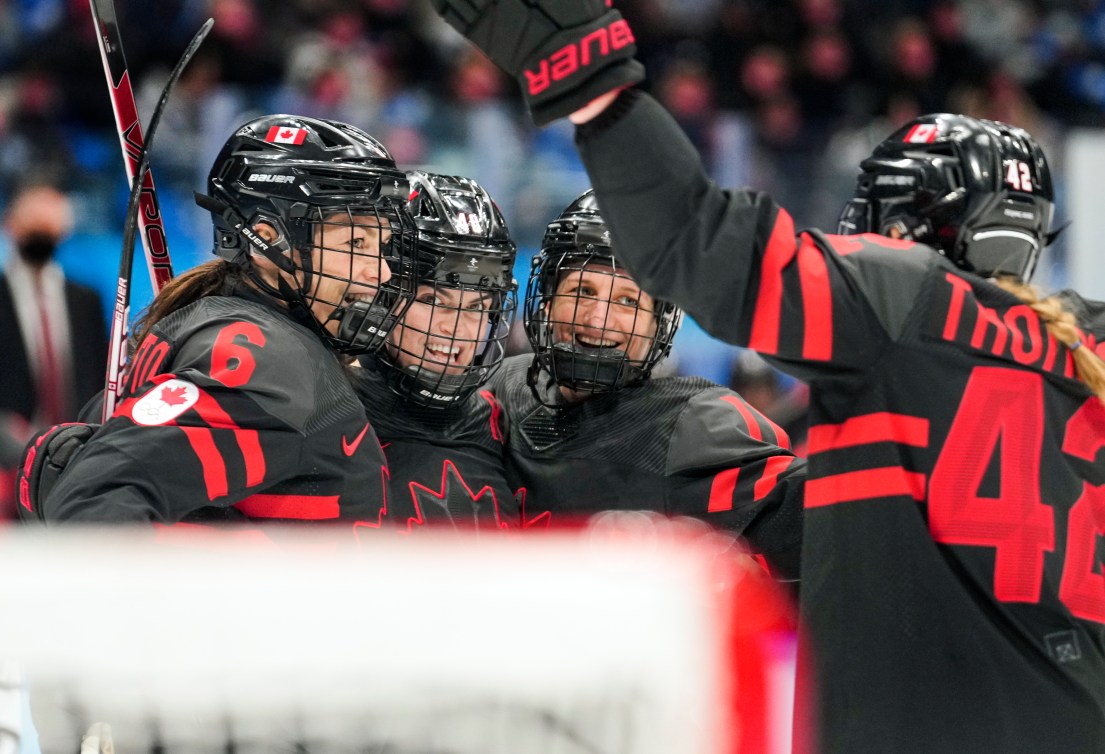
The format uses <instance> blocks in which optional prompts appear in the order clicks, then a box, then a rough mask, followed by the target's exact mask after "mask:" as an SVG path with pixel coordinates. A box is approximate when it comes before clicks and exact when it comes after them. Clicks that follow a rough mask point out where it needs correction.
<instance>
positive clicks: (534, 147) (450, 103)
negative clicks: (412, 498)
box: [0, 0, 1105, 421]
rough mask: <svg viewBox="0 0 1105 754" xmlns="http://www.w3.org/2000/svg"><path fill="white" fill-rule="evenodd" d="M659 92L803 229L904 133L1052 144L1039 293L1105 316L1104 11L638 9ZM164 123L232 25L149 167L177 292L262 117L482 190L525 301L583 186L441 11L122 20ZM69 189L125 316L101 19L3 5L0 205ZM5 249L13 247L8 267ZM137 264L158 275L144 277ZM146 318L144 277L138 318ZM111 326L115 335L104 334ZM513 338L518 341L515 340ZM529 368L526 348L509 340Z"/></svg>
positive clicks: (926, 5)
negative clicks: (220, 190)
mask: <svg viewBox="0 0 1105 754" xmlns="http://www.w3.org/2000/svg"><path fill="white" fill-rule="evenodd" d="M618 6H619V8H621V9H622V10H623V12H624V13H625V15H626V16H627V17H628V18H629V19H630V22H631V24H632V26H633V28H634V30H635V32H636V34H637V38H638V41H639V48H640V56H641V58H642V59H643V60H644V61H645V63H646V64H647V66H648V70H649V74H650V78H649V86H650V88H651V90H652V91H653V93H654V94H656V95H657V96H658V97H659V98H660V99H661V100H662V101H663V102H664V103H665V104H666V105H667V106H668V108H669V109H671V111H672V112H673V113H674V114H675V115H676V117H677V118H678V119H679V121H680V123H681V124H682V125H683V127H684V128H685V129H686V131H687V132H688V134H689V135H690V136H691V138H692V140H693V141H694V142H695V144H696V145H697V146H698V147H699V149H700V150H701V152H702V154H703V157H704V159H705V161H706V163H707V165H708V166H710V170H711V172H712V173H713V175H714V176H715V178H717V179H718V180H719V182H721V183H722V184H723V185H740V184H746V185H750V186H753V187H755V188H761V189H766V190H768V191H770V192H771V193H772V194H773V195H774V196H775V197H776V198H777V199H778V200H779V201H780V203H782V204H783V206H785V207H787V208H788V209H789V210H790V211H791V213H792V214H793V215H794V217H795V219H796V221H797V223H798V225H800V226H815V227H822V228H827V229H833V228H835V223H836V218H837V213H838V212H839V209H840V207H841V206H842V205H843V203H844V201H845V200H846V198H847V197H848V196H849V193H850V191H851V188H852V184H853V180H854V176H855V173H856V166H857V165H858V163H859V161H860V159H862V157H863V156H865V155H866V154H867V153H868V152H869V150H870V149H871V147H872V146H873V145H874V144H876V143H877V142H878V141H879V140H881V139H882V138H883V137H884V136H886V135H887V134H888V133H889V132H890V131H891V130H892V129H893V128H894V127H895V126H896V125H897V124H900V123H902V122H904V121H905V120H908V119H909V118H911V117H913V116H914V115H917V114H919V113H921V112H925V111H936V110H951V111H958V112H965V113H968V114H971V115H975V116H980V117H987V118H995V119H999V120H1005V121H1009V122H1012V123H1015V124H1017V125H1020V126H1023V127H1025V128H1027V129H1029V130H1030V131H1031V132H1032V133H1033V134H1035V135H1036V136H1037V138H1038V139H1039V140H1040V141H1041V142H1042V143H1043V144H1044V146H1045V148H1046V149H1047V152H1048V154H1049V156H1050V158H1051V161H1052V163H1053V169H1054V172H1055V175H1056V178H1057V191H1058V202H1057V204H1058V212H1059V215H1060V217H1059V218H1058V221H1059V222H1065V221H1066V220H1067V219H1073V220H1074V222H1073V224H1072V225H1071V228H1070V230H1069V231H1068V232H1067V233H1065V234H1064V236H1063V237H1062V238H1061V239H1060V241H1059V242H1058V243H1057V244H1056V245H1054V246H1053V247H1051V248H1050V249H1049V250H1048V251H1047V252H1046V253H1045V255H1044V257H1043V260H1042V262H1041V268H1040V273H1039V274H1038V277H1037V282H1039V283H1041V284H1042V285H1043V286H1044V287H1046V288H1061V287H1064V286H1066V285H1068V284H1070V283H1071V282H1072V281H1077V282H1076V284H1077V287H1078V288H1079V289H1080V290H1081V291H1082V292H1083V293H1084V294H1086V295H1088V296H1090V297H1096V298H1105V265H1102V264H1100V263H1099V262H1096V261H1094V260H1095V259H1096V258H1097V255H1098V254H1099V253H1100V252H1099V250H1098V243H1097V241H1096V239H1097V238H1099V237H1101V235H1102V234H1103V233H1105V213H1101V212H1100V211H1099V206H1100V202H1099V199H1098V196H1099V190H1100V189H1099V187H1098V176H1100V175H1102V174H1103V173H1105V132H1103V131H1102V130H1101V127H1102V125H1105V114H1103V109H1102V108H1103V106H1105V4H1103V3H1101V2H1096V1H1091V0H936V1H929V0H625V1H624V2H619V3H618ZM116 7H117V10H118V13H119V20H120V26H121V31H122V35H123V40H124V44H125V47H126V55H127V58H128V62H129V64H130V69H131V72H132V77H133V81H134V83H135V89H136V92H137V95H136V96H137V97H138V99H139V107H140V110H141V113H142V117H143V120H144V121H148V119H149V116H150V111H151V110H152V105H153V102H154V101H155V100H156V98H157V95H158V93H159V90H160V88H161V86H162V84H163V82H164V79H165V77H166V75H167V72H168V70H169V68H170V67H171V66H172V65H173V63H175V61H176V58H177V57H178V56H179V54H180V52H181V51H182V50H183V48H184V46H185V45H186V43H187V41H188V39H189V38H190V37H191V36H192V34H193V33H194V32H195V31H196V29H198V27H199V26H200V24H201V23H202V22H203V20H204V19H206V18H207V17H208V16H211V17H213V18H214V19H215V27H214V30H213V32H212V33H211V35H210V37H209V38H208V40H207V41H206V42H205V44H204V46H203V47H202V49H201V51H200V52H199V54H198V55H197V57H196V58H195V59H194V60H193V61H192V63H191V66H190V67H189V68H188V70H187V71H186V72H185V74H184V77H183V78H182V79H181V81H180V83H179V85H178V86H177V87H176V89H175V91H174V92H173V95H172V99H171V101H170V104H169V106H168V108H167V110H166V112H165V115H164V119H163V121H162V126H161V130H160V133H159V134H158V136H157V140H156V146H155V149H154V152H153V170H154V175H155V178H156V182H157V186H158V191H159V196H160V200H161V205H162V210H163V212H164V215H165V225H166V228H167V230H168V233H169V248H170V252H171V256H172V260H173V264H174V266H175V269H176V270H177V271H180V270H183V269H186V268H187V267H190V266H192V265H194V264H197V263H199V262H201V261H203V260H205V259H207V258H209V257H208V255H209V250H210V236H209V234H210V222H209V220H208V218H207V216H206V214H205V213H204V212H202V211H201V210H199V209H198V208H196V207H195V206H193V204H192V202H191V192H192V190H193V189H195V188H201V187H202V186H203V182H204V180H205V177H206V171H207V169H208V167H209V166H210V164H211V162H212V159H213V157H214V155H215V154H216V152H217V151H218V148H219V147H220V146H221V144H222V142H223V140H224V139H225V138H226V135H227V134H229V133H230V132H231V130H232V129H233V128H234V127H236V126H237V125H239V124H240V123H242V122H244V121H246V120H248V119H250V118H252V117H255V116H256V115H259V114H262V113H266V112H292V113H298V114H304V115H312V116H318V117H327V118H335V119H338V120H343V121H347V122H350V123H354V124H356V125H358V126H361V127H363V128H365V129H366V130H367V131H369V132H370V133H372V134H373V135H375V136H376V137H377V138H379V139H380V140H381V141H382V142H383V143H384V144H385V145H386V146H387V147H388V149H389V150H391V152H392V153H393V154H394V156H395V158H396V160H397V161H398V162H399V163H400V164H401V165H403V166H407V167H423V168H427V169H431V170H435V171H438V172H445V173H457V174H464V175H469V176H471V177H473V178H476V179H477V180H479V181H480V182H482V183H483V184H484V185H485V186H487V187H488V189H489V190H490V192H491V194H492V195H493V196H494V197H495V198H496V199H497V201H498V202H499V203H500V205H501V207H502V209H503V212H504V213H505V215H506V217H507V220H508V222H509V224H510V226H511V229H512V231H513V233H514V236H515V238H516V240H517V241H518V243H519V246H520V247H521V250H522V253H521V254H520V256H519V262H518V268H517V273H516V276H517V278H518V279H519V281H520V283H521V284H522V285H523V286H524V283H525V279H526V274H527V272H528V265H529V260H530V258H531V257H532V254H533V253H534V251H535V250H536V247H537V246H538V244H539V243H540V238H541V232H542V229H543V227H544V224H545V223H546V222H548V221H549V220H550V219H552V218H553V217H554V216H555V215H556V214H557V213H558V212H559V211H560V209H562V208H563V207H564V206H565V205H566V204H567V203H568V202H569V201H570V200H571V199H572V198H574V197H575V196H576V195H577V194H578V193H579V192H580V191H582V190H583V189H584V188H586V187H587V185H588V180H587V177H586V174H585V173H584V172H583V170H582V167H581V165H580V162H579V160H578V157H577V155H576V152H575V149H574V147H573V145H572V129H571V126H570V125H569V124H567V123H566V122H561V123H558V124H555V125H553V126H551V127H549V128H546V129H543V130H537V129H535V128H533V127H532V126H531V125H530V123H529V121H528V119H527V118H526V116H525V113H524V112H523V110H522V107H521V103H520V101H519V98H518V96H517V92H516V86H515V85H514V83H513V82H512V81H509V80H507V79H506V78H505V77H503V76H502V75H501V74H500V73H499V72H498V71H497V69H495V68H494V67H492V66H491V65H490V64H489V63H488V62H487V61H486V60H485V59H483V58H482V56H480V54H479V53H477V52H474V51H473V50H472V49H471V48H470V47H469V46H468V44H467V43H466V42H465V41H464V40H463V39H461V38H460V37H459V36H458V35H456V34H455V33H454V32H453V31H452V30H451V29H450V28H448V27H447V26H445V25H444V24H443V23H442V22H440V21H439V20H438V19H437V18H436V16H435V15H434V14H433V12H432V10H431V8H430V7H429V4H428V2H426V1H425V0H280V1H277V0H159V1H158V2H141V1H139V0H116ZM27 178H34V179H41V178H48V179H54V180H57V181H59V182H60V183H61V184H62V185H63V186H64V187H65V188H66V189H67V190H69V191H71V192H72V193H73V195H74V197H75V199H76V202H77V210H78V232H77V233H76V234H75V235H74V236H73V237H72V238H70V239H69V240H68V241H67V242H66V243H65V244H64V246H63V248H62V250H61V254H60V257H61V261H62V263H63V264H64V266H65V267H66V270H67V272H68V274H70V275H71V276H72V277H73V278H75V279H77V280H80V281H83V282H87V283H90V284H92V285H94V286H96V287H97V288H99V289H100V290H101V291H102V293H103V296H104V301H105V305H106V304H108V303H110V301H111V300H112V297H113V295H114V282H115V274H116V270H117V266H118V263H117V259H118V252H119V247H120V245H121V235H122V233H121V231H122V227H123V212H124V208H125V204H126V190H127V186H126V182H125V180H124V178H123V168H122V164H121V158H120V154H119V148H118V141H117V137H116V134H115V132H114V129H113V118H112V114H111V110H110V105H109V99H108V95H107V92H106V89H105V84H104V79H103V72H102V69H101V64H100V58H99V54H98V51H97V49H96V40H95V36H94V32H93V27H92V22H91V18H90V14H89V9H88V3H87V0H7V1H6V2H0V202H2V201H3V200H4V199H6V197H7V196H8V195H9V193H10V191H11V190H12V188H13V186H15V185H17V183H18V182H19V181H21V180H23V179H27ZM5 253H6V249H0V258H2V257H3V255H4V254H5ZM138 264H139V265H141V261H139V263H138ZM149 298H150V287H149V279H148V276H147V275H146V272H145V271H144V270H143V269H137V270H136V274H135V289H134V308H135V309H136V310H137V309H139V308H141V307H142V306H144V305H145V304H146V303H148V301H149ZM106 314H107V313H106V312H105V317H106ZM518 335H520V333H518ZM514 340H515V344H514V345H515V349H516V350H518V349H522V348H524V342H523V341H524V338H521V337H516V338H515V339H514ZM670 368H672V369H675V370H678V371H679V372H682V373H685V374H699V375H703V376H705V377H708V378H710V379H713V380H715V381H717V382H721V383H730V384H732V385H733V386H734V387H736V388H737V389H739V390H741V391H742V392H748V393H749V394H750V395H749V397H750V398H752V399H753V400H754V401H755V402H757V403H758V404H759V405H760V406H761V407H762V408H763V409H764V410H765V411H767V412H768V413H769V414H774V415H775V416H776V418H778V419H780V420H782V421H786V420H789V419H790V418H792V417H790V416H789V414H790V413H792V412H793V411H794V410H795V407H796V406H800V404H801V402H802V399H803V393H802V386H800V385H797V384H795V383H794V382H793V381H792V380H790V379H789V378H783V377H780V376H779V375H774V374H773V373H771V372H770V371H769V370H767V369H766V368H765V367H763V366H762V364H761V363H759V362H758V361H757V360H756V359H755V358H753V357H751V356H750V355H748V354H742V353H741V352H740V350H739V349H736V348H733V347H730V346H726V345H723V344H720V343H717V342H716V341H713V340H711V339H710V338H709V337H708V336H706V335H705V334H703V333H702V332H701V330H699V329H698V328H697V327H695V326H694V324H693V323H689V324H688V325H687V326H686V327H685V328H684V331H683V332H681V334H680V336H679V338H678V339H677V341H676V350H675V358H674V359H673V360H672V363H671V365H670Z"/></svg>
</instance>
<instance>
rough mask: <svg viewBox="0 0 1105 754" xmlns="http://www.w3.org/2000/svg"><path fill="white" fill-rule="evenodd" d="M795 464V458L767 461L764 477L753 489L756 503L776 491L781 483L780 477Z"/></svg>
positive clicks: (774, 457)
mask: <svg viewBox="0 0 1105 754" xmlns="http://www.w3.org/2000/svg"><path fill="white" fill-rule="evenodd" d="M792 463H794V456H772V457H771V458H768V459H767V465H766V466H765V467H764V475H763V476H762V477H760V478H759V479H758V480H756V486H755V487H753V488H752V499H753V500H755V501H756V502H759V501H761V500H763V499H764V498H765V497H767V496H768V495H770V494H771V491H772V490H773V489H775V485H776V484H778V483H779V475H780V474H782V473H783V472H784V471H786V470H787V469H788V468H790V465H791V464H792Z"/></svg>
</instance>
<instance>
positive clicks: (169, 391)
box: [161, 387, 188, 406]
mask: <svg viewBox="0 0 1105 754" xmlns="http://www.w3.org/2000/svg"><path fill="white" fill-rule="evenodd" d="M187 393H188V391H187V390H185V389H184V388H182V387H163V388H161V400H162V401H164V402H165V404H166V405H169V406H182V405H184V404H185V403H186V402H187V401H188V395H187Z"/></svg>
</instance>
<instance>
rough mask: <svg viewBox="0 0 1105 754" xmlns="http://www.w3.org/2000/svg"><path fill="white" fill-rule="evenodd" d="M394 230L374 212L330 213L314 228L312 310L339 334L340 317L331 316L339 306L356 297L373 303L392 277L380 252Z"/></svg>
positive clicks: (330, 330)
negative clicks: (382, 223)
mask: <svg viewBox="0 0 1105 754" xmlns="http://www.w3.org/2000/svg"><path fill="white" fill-rule="evenodd" d="M390 237H391V230H390V229H389V228H387V227H381V221H380V220H379V218H377V217H375V216H371V215H348V214H344V213H339V214H335V215H329V216H327V217H326V218H325V220H324V221H323V222H322V223H321V224H320V225H319V227H318V229H317V230H316V231H315V245H314V248H312V249H311V265H312V272H313V274H312V276H311V285H312V289H311V290H310V291H309V292H308V298H309V299H310V301H311V311H312V313H314V315H315V317H316V318H317V319H318V321H319V322H322V323H324V325H325V327H326V329H327V330H328V331H329V332H330V333H331V334H336V333H337V329H338V321H337V320H336V319H330V317H331V315H332V314H333V313H334V311H335V310H336V309H337V308H338V307H343V306H348V305H349V304H351V303H352V302H354V301H358V300H360V301H364V302H365V303H369V304H370V303H372V301H373V300H374V299H375V297H376V295H377V293H378V291H379V288H380V286H382V285H385V284H386V283H387V282H388V281H389V280H391V277H392V271H391V268H390V267H389V266H388V263H387V262H386V261H385V260H384V259H383V257H382V256H381V254H380V249H381V246H382V245H383V244H386V243H387V241H388V239H390Z"/></svg>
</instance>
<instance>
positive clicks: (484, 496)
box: [407, 461, 508, 531]
mask: <svg viewBox="0 0 1105 754" xmlns="http://www.w3.org/2000/svg"><path fill="white" fill-rule="evenodd" d="M410 490H411V498H412V500H413V502H414V516H412V517H411V518H410V519H409V520H408V521H407V530H408V531H410V530H411V529H413V528H414V527H415V526H422V525H424V524H427V523H429V524H452V527H453V528H455V529H465V530H479V531H489V530H497V529H506V528H508V524H506V523H505V522H504V521H503V520H502V516H501V515H500V511H499V501H498V499H497V498H496V497H495V490H493V489H492V488H491V485H485V486H484V487H482V488H480V489H479V490H478V491H476V492H473V491H472V488H471V487H469V486H468V483H467V482H466V481H464V476H463V475H462V474H461V473H460V469H458V468H457V467H456V464H454V463H453V462H452V461H445V463H444V464H442V469H441V487H440V489H438V490H433V489H430V488H429V487H426V486H424V485H421V484H419V483H418V482H411V483H410Z"/></svg>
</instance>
